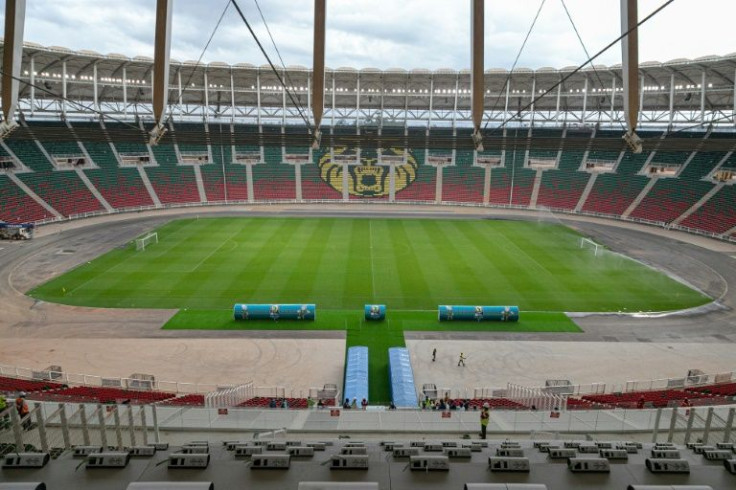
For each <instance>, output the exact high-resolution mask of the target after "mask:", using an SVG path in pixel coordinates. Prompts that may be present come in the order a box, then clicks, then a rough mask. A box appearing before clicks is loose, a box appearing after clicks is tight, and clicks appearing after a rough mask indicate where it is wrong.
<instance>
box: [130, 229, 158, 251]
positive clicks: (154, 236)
mask: <svg viewBox="0 0 736 490" xmlns="http://www.w3.org/2000/svg"><path fill="white" fill-rule="evenodd" d="M155 243H158V233H156V232H153V233H149V234H148V235H146V236H144V237H143V238H137V239H136V240H135V249H136V251H139V252H141V251H143V250H145V249H146V247H147V246H149V245H153V244H155Z"/></svg>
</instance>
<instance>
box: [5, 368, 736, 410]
mask: <svg viewBox="0 0 736 490" xmlns="http://www.w3.org/2000/svg"><path fill="white" fill-rule="evenodd" d="M54 367H55V368H58V366H54ZM0 376H8V377H12V378H18V379H23V380H33V381H49V382H50V383H56V384H59V385H68V386H88V387H116V388H122V389H130V390H138V391H162V392H168V393H173V394H175V395H186V394H202V395H207V394H213V393H224V392H228V393H231V392H230V391H228V390H236V391H238V390H239V391H238V393H241V395H242V394H244V393H247V394H248V395H249V396H251V397H256V396H257V397H270V398H307V397H308V396H309V397H311V398H313V399H315V400H316V399H320V398H321V399H331V400H335V401H340V397H339V396H338V394H339V393H338V392H337V389H336V387H335V388H333V389H331V390H330V391H329V392H325V388H326V387H327V386H328V385H325V387H323V388H316V387H312V388H308V389H303V388H297V389H289V388H286V387H283V386H255V385H254V383H253V381H250V380H249V381H246V382H244V383H241V384H239V385H234V386H233V385H228V386H221V385H216V384H208V383H183V382H178V381H159V380H156V379H155V378H153V377H152V376H151V377H150V378H153V379H141V375H136V376H137V377H129V378H113V377H102V376H95V375H90V374H76V373H66V372H63V371H61V370H58V371H55V370H51V369H46V370H34V369H31V368H24V367H17V366H8V365H3V364H0ZM556 381H559V380H556ZM733 382H736V371H726V372H721V373H710V374H709V373H700V372H691V373H689V374H688V375H686V376H682V377H676V378H660V379H648V380H631V381H626V382H624V383H620V384H619V383H611V384H606V383H591V384H577V385H573V384H566V385H556V386H545V387H527V386H521V385H516V384H508V385H507V386H506V387H476V388H459V387H442V388H439V389H438V390H437V391H438V396H439V397H441V398H444V397H449V398H453V399H483V398H494V397H503V398H510V399H512V397H515V396H518V397H520V399H523V398H529V397H531V396H532V393H534V394H535V395H534V396H538V397H545V396H546V395H549V394H555V395H567V396H584V395H604V394H617V393H633V392H639V391H656V390H666V389H683V388H697V387H702V386H710V385H720V384H726V383H733ZM246 386H247V388H244V387H246ZM329 386H334V385H329ZM512 387H513V389H512ZM513 390H516V391H513ZM49 392H51V391H49ZM522 393H523V395H522ZM417 395H418V397H419V399H424V394H423V393H422V392H420V391H418V392H417ZM223 397H224V398H226V396H225V395H223ZM693 401H694V400H693ZM729 401H730V400H725V402H726V403H727V402H729ZM520 403H521V402H520ZM722 403H724V402H720V403H719V404H722ZM521 404H522V405H525V406H526V404H525V403H521ZM537 406H538V407H539V405H537ZM545 406H546V405H545ZM556 406H558V407H561V408H562V409H564V408H563V407H564V406H565V404H564V403H560V404H558V405H556Z"/></svg>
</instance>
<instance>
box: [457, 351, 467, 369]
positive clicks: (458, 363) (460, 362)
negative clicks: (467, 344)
mask: <svg viewBox="0 0 736 490" xmlns="http://www.w3.org/2000/svg"><path fill="white" fill-rule="evenodd" d="M465 359H467V357H465V354H463V353H462V352H461V353H460V360H459V361H457V365H458V366H462V367H465Z"/></svg>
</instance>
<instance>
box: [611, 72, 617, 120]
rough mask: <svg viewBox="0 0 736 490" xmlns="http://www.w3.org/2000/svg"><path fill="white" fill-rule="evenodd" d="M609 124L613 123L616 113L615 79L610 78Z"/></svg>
mask: <svg viewBox="0 0 736 490" xmlns="http://www.w3.org/2000/svg"><path fill="white" fill-rule="evenodd" d="M611 78H612V80H611V122H613V118H614V114H615V113H616V77H615V76H614V77H611Z"/></svg>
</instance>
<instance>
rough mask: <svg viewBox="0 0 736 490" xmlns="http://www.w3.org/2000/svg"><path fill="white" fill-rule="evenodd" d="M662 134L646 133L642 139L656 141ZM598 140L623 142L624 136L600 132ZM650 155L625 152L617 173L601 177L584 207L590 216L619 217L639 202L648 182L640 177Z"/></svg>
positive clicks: (613, 132)
mask: <svg viewBox="0 0 736 490" xmlns="http://www.w3.org/2000/svg"><path fill="white" fill-rule="evenodd" d="M660 135H661V133H652V132H650V133H645V134H643V135H642V137H647V138H654V137H657V136H660ZM596 137H607V138H620V137H621V132H617V131H599V132H598V133H597V134H596ZM650 153H651V151H644V152H642V153H640V154H635V153H631V152H626V153H624V154H623V158H622V159H621V162H620V163H619V165H618V167H617V169H616V172H615V173H604V174H600V175H598V178H597V179H596V182H595V185H594V186H593V189H592V190H591V193H590V195H589V196H588V199H587V201H586V202H585V204H584V206H583V211H586V212H590V213H598V214H606V215H614V216H620V215H621V214H623V212H624V211H626V209H627V208H628V207H629V206H630V205H631V203H632V202H634V200H635V199H636V198H637V196H638V195H639V193H640V192H641V191H642V190H643V189H644V187H645V186H646V185H647V183H648V181H649V179H648V178H647V177H643V176H641V175H638V173H639V172H640V171H641V170H642V167H643V166H644V164H645V163H646V161H647V159H648V158H649V154H650Z"/></svg>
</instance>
